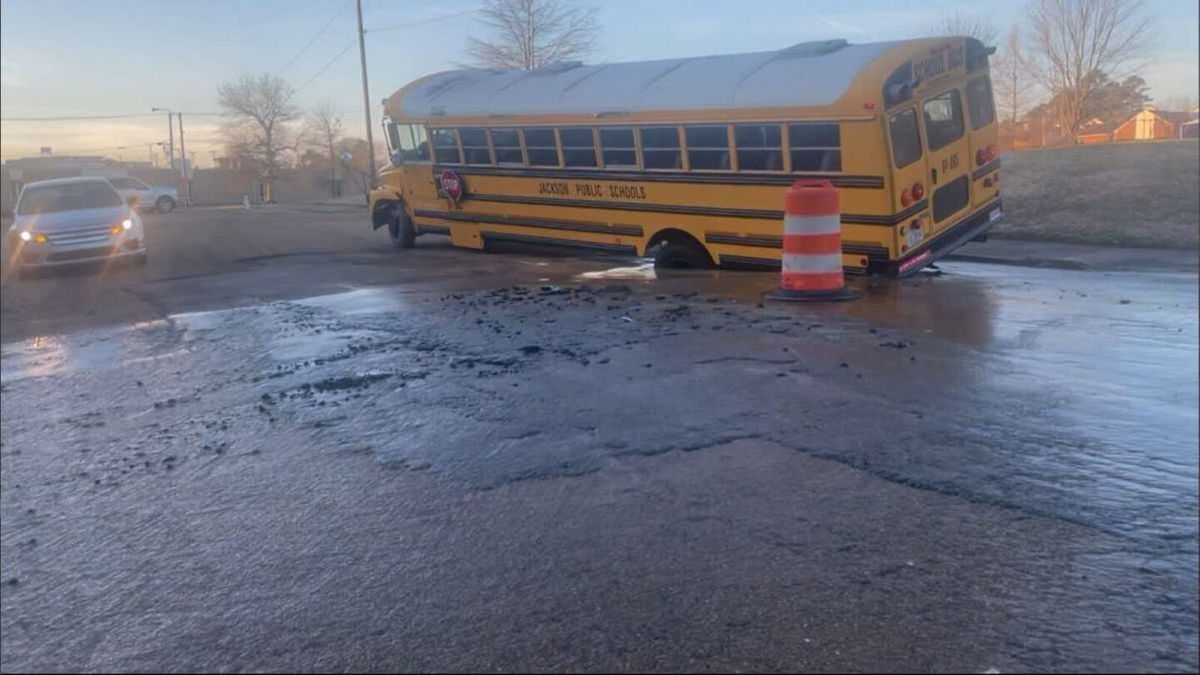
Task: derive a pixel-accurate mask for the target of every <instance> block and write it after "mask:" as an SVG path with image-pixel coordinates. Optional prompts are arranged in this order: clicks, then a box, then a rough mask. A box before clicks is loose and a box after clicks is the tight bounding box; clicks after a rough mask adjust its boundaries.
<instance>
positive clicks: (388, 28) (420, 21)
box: [363, 7, 482, 33]
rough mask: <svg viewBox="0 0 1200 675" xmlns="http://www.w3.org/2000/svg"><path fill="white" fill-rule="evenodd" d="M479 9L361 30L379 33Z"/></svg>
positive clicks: (451, 17) (478, 10)
mask: <svg viewBox="0 0 1200 675" xmlns="http://www.w3.org/2000/svg"><path fill="white" fill-rule="evenodd" d="M480 11H482V10H481V9H480V8H478V7H476V8H475V9H467V10H463V11H461V12H454V13H452V14H443V15H442V16H431V17H429V18H428V19H420V20H418V21H408V22H405V23H394V24H392V25H390V26H384V27H383V28H368V29H366V30H364V31H363V32H364V33H381V32H383V31H385V30H396V29H397V28H408V27H409V26H420V25H421V24H424V23H433V22H434V21H441V20H443V19H453V18H454V17H456V16H466V15H467V14H474V13H476V12H480Z"/></svg>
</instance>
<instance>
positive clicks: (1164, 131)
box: [1076, 107, 1197, 143]
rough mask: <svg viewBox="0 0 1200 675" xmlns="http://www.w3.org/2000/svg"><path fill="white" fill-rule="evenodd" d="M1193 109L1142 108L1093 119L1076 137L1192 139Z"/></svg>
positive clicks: (1091, 139) (1082, 139) (1099, 140)
mask: <svg viewBox="0 0 1200 675" xmlns="http://www.w3.org/2000/svg"><path fill="white" fill-rule="evenodd" d="M1196 128H1197V111H1196V110H1193V111H1192V112H1190V113H1189V112H1169V111H1166V110H1155V109H1154V108H1150V107H1147V108H1143V109H1142V110H1139V111H1138V112H1136V113H1134V114H1133V115H1131V116H1129V117H1127V118H1125V119H1120V120H1110V121H1107V122H1105V121H1102V120H1093V123H1092V124H1089V125H1088V126H1085V127H1084V129H1083V130H1082V131H1081V132H1080V133H1079V135H1078V136H1077V137H1076V138H1077V139H1078V141H1079V142H1080V143H1111V142H1114V141H1155V140H1165V139H1169V138H1195V137H1196Z"/></svg>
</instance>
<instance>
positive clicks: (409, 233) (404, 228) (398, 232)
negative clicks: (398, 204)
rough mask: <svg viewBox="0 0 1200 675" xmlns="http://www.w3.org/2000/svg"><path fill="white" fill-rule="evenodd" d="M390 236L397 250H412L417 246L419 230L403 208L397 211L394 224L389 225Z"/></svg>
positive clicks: (393, 220) (393, 219)
mask: <svg viewBox="0 0 1200 675" xmlns="http://www.w3.org/2000/svg"><path fill="white" fill-rule="evenodd" d="M388 234H389V235H390V236H391V238H392V245H393V246H395V247H396V248H412V247H414V246H416V245H417V228H415V227H413V222H412V218H409V217H408V214H407V213H405V211H404V209H403V208H400V209H397V212H396V215H395V216H394V217H393V218H392V222H390V223H388Z"/></svg>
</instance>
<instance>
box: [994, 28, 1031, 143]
mask: <svg viewBox="0 0 1200 675" xmlns="http://www.w3.org/2000/svg"><path fill="white" fill-rule="evenodd" d="M1027 68H1028V66H1026V65H1025V56H1024V54H1023V53H1022V50H1021V33H1020V28H1018V27H1017V26H1015V25H1014V26H1013V27H1012V28H1011V29H1009V31H1008V36H1007V37H1005V38H1004V44H1003V45H1001V46H1000V49H999V50H998V51H997V52H996V56H995V57H994V58H993V59H992V68H991V70H992V88H993V90H994V91H995V94H996V108H997V109H998V110H997V112H998V113H999V116H1000V120H1001V122H1002V123H1003V122H1007V123H1008V132H1009V134H1010V135H1011V138H1012V139H1013V140H1015V137H1016V133H1017V121H1018V120H1020V118H1021V112H1022V110H1023V109H1024V108H1025V106H1026V104H1027V103H1028V102H1029V97H1030V94H1031V92H1030V91H1029V85H1030V82H1029V76H1028V75H1027V72H1028V71H1027Z"/></svg>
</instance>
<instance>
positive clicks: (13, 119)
mask: <svg viewBox="0 0 1200 675" xmlns="http://www.w3.org/2000/svg"><path fill="white" fill-rule="evenodd" d="M157 114H158V113H130V114H128V115H75V116H62V117H4V118H0V119H2V120H3V121H5V122H65V121H67V120H115V119H122V118H126V117H149V116H151V115H157Z"/></svg>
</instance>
